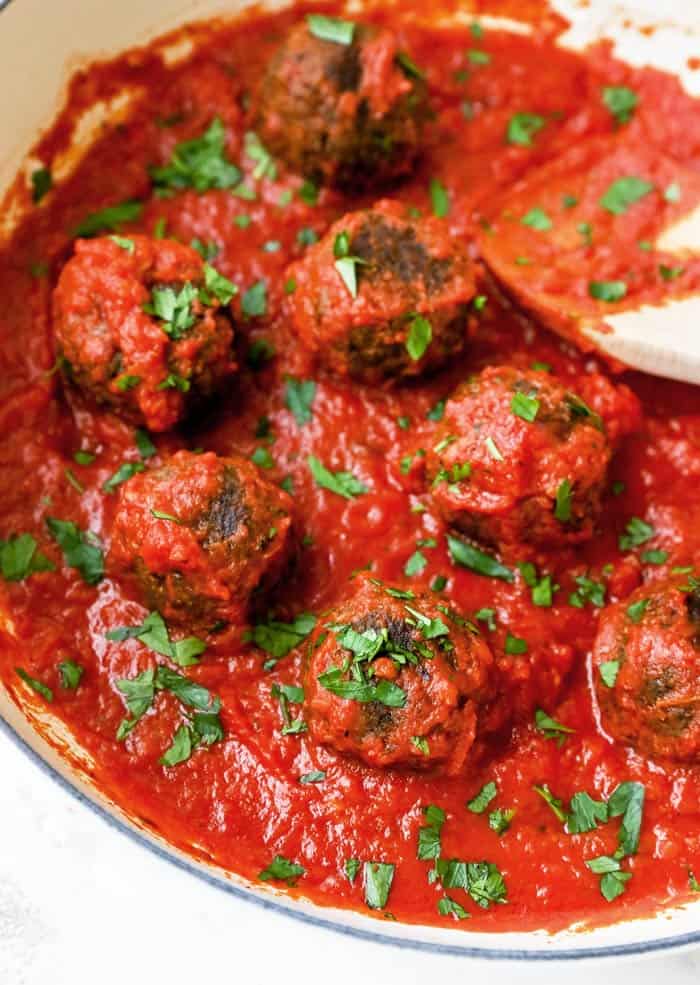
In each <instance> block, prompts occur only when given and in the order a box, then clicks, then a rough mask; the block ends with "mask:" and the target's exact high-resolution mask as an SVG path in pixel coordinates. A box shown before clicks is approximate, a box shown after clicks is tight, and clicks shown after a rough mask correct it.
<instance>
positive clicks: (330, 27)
mask: <svg viewBox="0 0 700 985" xmlns="http://www.w3.org/2000/svg"><path fill="white" fill-rule="evenodd" d="M306 23H307V24H308V25H309V31H310V32H311V34H313V35H314V37H316V38H319V39H320V40H321V41H332V42H334V43H335V44H344V45H349V44H352V40H353V37H354V34H355V25H354V24H353V22H352V21H345V20H341V19H340V18H339V17H327V16H325V15H324V14H307V15H306Z"/></svg>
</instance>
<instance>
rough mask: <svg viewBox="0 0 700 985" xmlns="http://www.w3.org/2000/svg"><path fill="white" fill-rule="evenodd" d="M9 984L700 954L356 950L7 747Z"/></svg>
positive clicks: (368, 980)
mask: <svg viewBox="0 0 700 985" xmlns="http://www.w3.org/2000/svg"><path fill="white" fill-rule="evenodd" d="M0 777H1V778H2V783H0V985H142V983H145V982H154V983H158V985H165V983H166V982H167V985H181V983H182V985H185V983H187V985H193V983H194V985H203V983H206V982H209V981H211V982H216V985H224V983H229V982H231V983H236V985H238V983H240V985H279V983H285V985H287V983H288V985H297V983H302V982H303V983H304V985H322V983H323V985H326V983H329V985H346V983H347V985H350V983H352V985H358V983H362V985H373V983H375V982H376V983H380V982H381V983H382V985H394V983H396V985H399V983H400V985H413V983H416V985H418V983H420V985H432V983H439V985H451V983H453V982H454V983H456V982H460V983H462V982H465V981H469V980H470V979H471V980H478V982H479V985H489V983H491V982H494V983H495V982H498V983H499V985H501V983H505V985H511V983H518V982H532V983H535V982H536V983H537V985H549V983H552V985H554V983H557V985H559V983H562V982H565V983H566V985H584V983H585V985H591V982H592V981H594V982H599V983H603V985H607V983H611V985H612V983H614V985H658V981H659V978H660V976H661V975H663V980H664V985H691V983H692V985H697V983H698V982H699V981H700V951H697V952H695V953H694V954H687V953H686V954H681V955H677V956H670V955H668V954H666V955H663V956H662V957H660V958H648V959H646V960H644V961H642V962H636V961H635V962H632V963H627V962H623V961H619V960H618V961H615V962H614V963H602V964H597V965H591V964H589V963H584V964H576V965H571V964H569V965H568V966H567V967H566V968H562V966H561V965H559V966H552V965H548V966H542V965H538V966H528V967H522V966H520V965H516V964H512V963H507V964H505V963H504V964H502V963H497V964H496V963H493V962H488V963H485V962H475V961H470V960H467V959H463V958H454V957H442V956H434V955H430V954H424V953H419V952H414V951H406V950H401V951H399V950H396V949H394V948H390V947H387V946H385V945H379V944H370V943H367V942H365V941H356V940H352V939H348V938H345V937H342V936H340V935H338V934H334V933H332V932H331V931H326V930H321V929H318V928H316V927H309V926H307V925H305V924H302V923H300V922H299V921H296V920H291V919H290V918H288V917H284V916H280V915H277V914H274V913H270V912H268V911H263V910H261V909H259V908H258V907H256V906H254V905H252V904H249V903H244V902H242V901H240V900H237V899H234V898H233V897H231V896H228V895H226V894H225V893H223V892H221V891H220V890H218V889H215V888H213V887H212V886H209V885H207V884H205V883H203V882H201V881H200V880H198V879H196V878H194V877H193V876H190V875H188V874H186V873H183V872H181V871H180V870H178V869H176V868H175V867H173V866H172V865H170V864H169V863H167V862H165V861H163V860H162V859H160V858H157V857H156V856H154V855H152V854H151V853H150V852H148V851H146V850H145V849H144V848H142V847H141V846H139V845H138V844H136V843H134V842H132V841H131V840H130V839H128V838H126V837H125V836H124V835H122V834H121V833H120V832H118V831H116V830H114V829H112V828H111V827H109V826H108V825H107V824H106V823H105V822H104V821H103V820H102V819H101V818H100V817H98V816H97V815H96V814H94V813H93V812H92V811H90V810H89V809H88V808H86V807H84V806H83V805H82V804H80V803H79V802H78V801H76V800H75V799H74V798H73V797H72V796H71V795H70V794H69V793H67V792H66V791H65V790H63V789H62V788H60V787H59V786H58V785H57V784H56V783H54V782H53V781H52V780H50V779H49V778H48V777H47V776H46V775H44V774H43V773H42V772H40V770H39V769H38V768H37V767H36V766H35V765H34V764H33V763H32V762H30V760H29V759H28V758H27V757H26V756H25V754H24V753H23V752H22V751H21V750H20V749H18V748H17V747H15V746H14V744H12V743H11V742H10V741H9V740H8V739H7V738H6V737H4V736H2V735H0Z"/></svg>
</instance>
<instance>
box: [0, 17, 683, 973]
mask: <svg viewBox="0 0 700 985" xmlns="http://www.w3.org/2000/svg"><path fill="white" fill-rule="evenodd" d="M283 5H284V4H283V3H282V2H279V0H276V2H272V3H267V4H266V6H268V7H275V6H277V7H278V6H283ZM248 6H249V4H248V3H246V2H245V0H243V2H237V0H149V2H147V3H144V2H143V0H119V3H113V2H111V0H50V2H49V3H47V2H46V0H4V2H3V0H0V73H1V74H2V76H3V78H4V84H3V86H2V89H3V92H4V94H5V96H4V98H3V100H1V101H0V133H2V134H3V142H2V147H1V148H0V189H5V188H7V187H8V186H9V183H10V182H11V180H12V179H13V177H14V176H15V174H16V173H17V171H18V170H19V169H20V168H21V167H22V166H23V164H25V163H26V161H27V155H28V152H29V151H30V149H31V147H32V145H33V144H34V142H35V141H36V139H37V137H38V135H39V134H40V133H41V131H42V129H43V128H44V127H46V126H47V125H48V124H49V123H50V122H51V120H52V118H53V116H54V115H55V114H56V112H57V111H58V109H59V108H60V106H61V103H62V99H63V97H64V94H65V87H66V83H67V80H68V78H69V77H70V74H71V72H73V71H74V70H75V69H76V68H78V67H79V66H81V65H83V64H85V62H86V61H89V60H90V59H94V58H102V57H106V56H109V55H111V54H115V53H117V52H119V51H121V50H124V49H126V48H129V47H131V46H133V45H136V44H140V43H143V42H144V41H147V40H150V39H151V38H154V37H156V36H158V35H160V34H163V33H164V32H166V31H169V30H171V29H173V28H175V27H177V26H178V25H180V24H183V23H186V22H187V21H190V20H196V19H199V18H203V17H207V16H212V15H217V16H221V15H223V16H235V15H236V13H237V12H240V11H242V10H244V9H245V8H246V7H248ZM395 6H396V8H397V10H398V11H400V13H401V15H402V16H403V15H405V13H406V8H409V9H410V3H403V4H401V3H398V4H395ZM554 6H555V7H556V8H557V9H558V10H559V11H560V12H562V13H564V14H565V15H567V16H568V17H569V19H570V20H571V21H572V28H571V30H569V31H568V32H567V33H566V34H565V35H564V37H563V38H562V42H561V43H563V44H566V45H569V46H572V47H579V46H582V45H584V44H585V43H587V42H588V41H590V40H594V39H597V38H601V37H607V38H610V39H612V40H614V42H615V44H616V49H617V52H618V54H619V55H620V56H621V57H622V58H624V59H625V60H627V61H630V62H633V63H635V64H645V63H646V64H655V65H657V66H658V67H661V68H664V69H665V70H667V71H672V72H675V73H676V74H677V75H678V76H679V77H681V78H682V81H683V83H684V85H685V86H686V88H687V89H688V90H689V91H690V92H693V94H694V95H700V72H695V73H693V72H692V71H690V70H689V68H688V64H687V60H688V58H689V57H690V56H691V55H693V54H697V52H698V51H700V43H699V42H700V8H698V7H697V6H696V5H695V4H693V3H690V4H688V3H687V2H686V0H666V3H665V4H663V7H664V18H663V20H664V26H662V27H661V28H660V29H659V30H657V31H655V32H654V33H653V34H649V32H642V31H640V28H642V27H645V26H648V25H650V24H653V23H654V21H655V20H657V21H658V20H660V17H659V13H658V11H659V4H658V3H657V2H656V0H644V2H642V0H637V9H635V10H632V9H625V8H622V7H621V6H618V5H616V4H614V3H611V2H608V0H590V2H589V4H588V5H587V6H585V7H584V6H582V5H580V4H579V3H577V2H576V0H557V2H556V3H554ZM360 8H361V5H360V4H359V3H354V4H353V5H352V7H351V8H350V9H352V10H353V11H357V10H359V9H360ZM643 8H646V10H645V9H643ZM692 8H695V9H694V10H693V9H692ZM460 16H463V17H464V18H465V19H471V18H470V17H469V4H468V3H467V2H465V3H464V4H463V12H462V14H461V15H460ZM481 19H482V20H483V21H485V22H488V21H489V20H491V19H490V18H481ZM671 20H672V21H673V25H674V26H669V25H670V21H671ZM508 25H509V26H510V28H511V29H513V30H521V31H523V30H528V28H527V26H525V25H522V24H519V23H517V22H513V21H510V22H508ZM444 26H445V29H446V30H449V23H448V22H445V24H444ZM174 57H175V55H174ZM89 134H90V127H89V126H86V127H85V128H82V130H81V137H80V139H81V140H82V141H83V143H84V142H85V140H89ZM27 166H28V167H30V166H31V165H27ZM66 166H69V162H67V164H66ZM13 218H16V217H14V216H13V215H12V214H11V213H8V212H7V211H6V212H5V214H4V217H3V220H2V223H3V224H5V225H6V224H7V223H8V222H11V221H12V220H13ZM0 481H1V480H0ZM37 724H38V725H40V729H37V727H35V726H36V725H37ZM42 731H43V732H45V733H47V734H48V735H50V737H51V741H50V742H49V741H46V739H45V738H43V737H42V734H41V733H42ZM0 741H2V742H15V743H17V744H18V745H20V746H21V747H22V748H23V749H24V750H25V751H26V753H27V756H28V760H29V761H31V764H32V765H31V768H32V769H34V768H35V767H38V771H37V773H36V777H37V782H42V780H43V778H45V782H47V783H48V782H49V781H50V780H53V781H57V782H58V783H60V784H62V785H64V786H65V787H67V788H68V789H70V790H71V791H72V792H73V793H74V794H75V796H76V797H78V798H79V799H80V800H81V801H82V802H83V803H84V804H85V806H86V808H87V809H90V810H94V811H97V812H98V813H100V814H101V815H102V816H103V817H104V818H105V820H106V821H108V822H109V823H110V824H112V825H113V827H114V828H115V838H116V837H120V835H119V834H117V833H116V832H122V833H123V834H126V835H127V836H129V837H131V838H134V839H136V840H137V841H139V842H140V843H141V844H142V846H143V848H144V850H147V851H152V852H155V853H157V854H158V855H160V856H161V857H162V859H163V860H164V864H168V863H170V864H174V865H176V866H179V867H180V868H181V869H182V870H183V876H182V879H183V894H184V893H186V889H187V887H186V882H187V880H188V879H189V878H191V877H192V876H194V877H198V878H203V879H206V880H208V881H210V882H213V883H215V884H216V885H217V886H219V887H220V888H221V889H222V890H223V891H225V892H228V893H232V894H235V895H238V896H242V897H244V898H245V899H247V900H249V901H250V903H251V904H252V905H257V906H259V907H260V913H261V919H263V918H264V912H263V910H264V908H266V907H273V908H276V909H278V910H282V911H284V912H285V913H287V914H288V915H289V916H290V917H295V918H297V919H300V920H305V921H308V922H310V923H315V924H317V925H323V926H326V927H331V928H333V929H336V930H338V931H340V932H342V933H346V934H351V935H355V936H358V937H365V938H369V939H374V940H378V939H381V940H383V941H385V942H387V943H390V944H394V945H396V946H398V947H415V948H421V949H426V950H435V951H443V952H444V951H447V952H451V953H454V954H459V955H471V956H474V955H478V956H482V957H492V958H512V959H516V960H521V961H527V962H532V961H535V962H537V961H547V960H552V959H555V960H556V959H558V960H566V959H571V960H573V959H581V958H586V957H596V958H605V957H618V958H619V957H620V956H621V955H640V954H643V953H650V952H657V951H662V950H671V949H673V950H677V949H679V948H682V947H691V946H693V945H696V944H700V899H698V901H697V902H695V903H693V904H689V905H686V906H685V907H680V908H676V909H670V910H666V911H663V912H661V913H659V914H657V915H656V916H652V917H649V918H645V919H638V920H633V921H625V922H621V923H617V924H614V925H611V926H607V927H604V928H599V929H593V930H581V929H576V928H571V929H570V930H567V931H561V932H558V933H556V934H547V933H545V932H536V933H504V934H484V933H471V932H465V931H463V930H456V929H454V930H453V929H450V928H443V927H423V926H408V925H406V926H403V925H401V924H390V925H387V924H386V923H381V922H380V921H378V920H375V919H372V918H370V917H368V916H365V915H363V914H362V913H351V912H348V911H346V910H336V909H329V908H322V907H319V906H316V905H315V904H313V903H311V902H309V901H305V900H303V899H300V900H291V899H289V898H287V897H285V896H284V895H283V894H282V893H279V892H276V891H275V889H274V888H272V887H270V886H268V885H261V884H259V883H258V884H251V883H249V882H247V881H246V880H244V879H241V878H240V877H238V876H236V875H233V874H230V873H226V872H224V871H222V870H220V869H218V868H216V867H215V866H211V865H206V864H203V863H200V862H197V861H195V860H193V859H192V858H191V857H189V856H188V855H187V854H185V853H183V852H181V851H179V850H177V849H175V848H173V847H172V846H171V845H169V844H168V843H167V842H166V841H164V840H162V839H159V838H158V837H156V836H154V835H153V834H152V833H151V832H149V831H146V830H144V828H143V827H142V826H140V825H139V824H138V822H137V821H135V820H134V819H132V818H130V817H128V816H127V815H126V814H125V813H124V812H123V811H122V810H121V809H120V808H119V807H118V806H117V805H115V804H114V803H111V802H110V801H109V800H108V799H107V798H106V797H104V796H103V795H102V794H101V793H100V792H99V791H98V790H97V789H96V788H95V787H94V785H93V784H92V783H91V782H90V779H89V776H88V772H87V767H88V766H89V763H88V761H87V759H86V757H85V754H84V752H82V751H81V750H80V749H79V748H78V747H77V745H76V743H75V741H74V740H73V738H72V737H71V736H70V735H69V734H68V733H67V732H66V730H65V728H64V727H62V726H60V725H59V724H58V723H56V722H52V721H51V719H50V717H47V713H46V711H45V710H43V709H42V710H40V709H39V706H38V705H34V704H31V705H28V706H27V708H25V709H24V710H23V711H22V710H20V709H19V708H17V707H16V705H15V704H14V703H13V701H11V700H10V698H9V697H8V695H7V694H6V693H5V692H4V691H3V690H2V688H1V687H0ZM61 750H63V753H62V752H61ZM28 768H30V767H29V766H28ZM41 774H43V777H42V775H41Z"/></svg>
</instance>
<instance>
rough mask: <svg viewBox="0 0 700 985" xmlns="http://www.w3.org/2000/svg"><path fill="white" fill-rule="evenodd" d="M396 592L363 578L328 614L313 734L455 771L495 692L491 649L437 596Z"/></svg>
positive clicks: (352, 748)
mask: <svg viewBox="0 0 700 985" xmlns="http://www.w3.org/2000/svg"><path fill="white" fill-rule="evenodd" d="M392 592H393V593H394V594H392ZM395 594H396V591H395V590H394V589H387V588H386V587H384V586H382V585H380V584H377V583H375V582H373V581H372V580H371V579H370V578H362V579H361V580H359V582H358V584H357V586H356V588H355V591H354V594H353V595H352V596H351V597H350V598H349V599H348V600H347V601H346V602H344V603H342V604H341V605H339V606H338V607H337V608H335V609H334V610H332V611H331V612H330V613H328V615H327V618H326V619H324V620H323V623H322V625H321V626H320V627H319V630H318V631H317V634H316V637H315V641H312V644H311V651H310V652H311V655H310V658H309V662H308V666H307V671H306V682H305V688H304V690H305V695H306V715H305V717H306V721H307V723H308V726H309V732H310V734H311V736H312V738H313V739H314V740H315V741H316V742H320V743H323V744H325V745H329V746H332V747H333V748H334V749H337V750H338V751H339V752H343V753H349V754H351V755H354V756H356V757H357V758H358V759H361V760H362V761H363V762H365V763H367V764H369V765H370V766H411V767H414V768H420V767H426V766H441V767H443V768H444V769H445V770H446V771H447V772H448V773H455V772H457V771H459V770H460V769H461V768H462V766H463V765H464V762H465V760H466V758H467V756H468V754H469V751H470V749H471V747H472V745H473V743H474V738H475V735H476V730H477V712H478V709H479V705H480V703H481V702H482V701H483V700H485V699H486V697H488V688H489V678H490V671H491V664H492V657H491V653H490V651H489V649H488V647H487V646H486V644H485V643H484V641H483V640H482V639H481V637H480V636H479V635H478V633H477V632H476V631H474V630H473V629H472V628H471V627H469V626H468V625H467V624H466V623H465V621H464V620H463V619H461V618H460V617H459V616H458V615H457V614H456V613H455V612H454V611H453V610H452V609H451V608H449V607H448V606H446V605H444V604H443V603H438V601H437V600H436V599H435V598H434V597H432V596H430V595H428V594H420V595H418V594H416V595H414V594H413V593H404V595H406V596H407V597H401V598H396V597H395Z"/></svg>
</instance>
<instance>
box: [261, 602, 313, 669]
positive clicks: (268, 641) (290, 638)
mask: <svg viewBox="0 0 700 985" xmlns="http://www.w3.org/2000/svg"><path fill="white" fill-rule="evenodd" d="M315 626H316V617H315V616H312V615H311V613H309V612H302V613H300V614H299V615H298V616H297V617H296V618H295V619H294V621H293V622H291V623H285V622H278V621H276V620H274V619H271V620H269V621H268V622H266V623H257V624H256V625H255V626H253V629H252V630H251V631H250V633H249V635H248V637H247V638H248V639H249V640H250V642H252V643H254V644H255V646H257V647H259V648H260V649H261V650H264V651H265V653H268V654H269V655H270V657H271V658H272V659H270V660H267V661H266V662H265V664H264V669H265V670H271V669H272V667H274V666H275V664H276V663H277V661H278V660H281V659H282V657H286V656H287V654H288V653H290V652H291V651H292V650H293V649H294V648H295V647H296V646H299V644H300V643H302V642H303V641H304V640H305V639H306V637H307V636H308V635H309V633H311V632H312V631H313V629H314V628H315Z"/></svg>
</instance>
